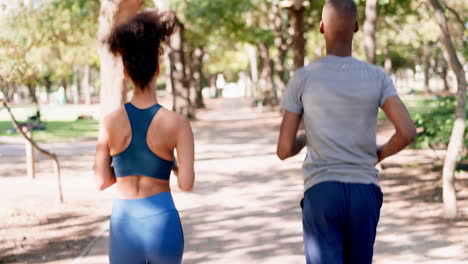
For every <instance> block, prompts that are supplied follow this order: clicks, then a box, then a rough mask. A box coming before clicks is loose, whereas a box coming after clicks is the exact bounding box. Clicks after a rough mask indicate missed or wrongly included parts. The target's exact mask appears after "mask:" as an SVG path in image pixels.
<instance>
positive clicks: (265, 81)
mask: <svg viewBox="0 0 468 264" xmlns="http://www.w3.org/2000/svg"><path fill="white" fill-rule="evenodd" d="M258 51H259V52H258V53H259V55H260V61H261V64H260V65H261V73H260V89H261V90H262V95H263V101H264V105H277V103H278V95H277V93H276V90H275V87H274V84H273V70H272V68H273V67H272V63H271V58H270V51H269V47H268V45H267V44H266V43H260V44H259V45H258Z"/></svg>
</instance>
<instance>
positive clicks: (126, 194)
mask: <svg viewBox="0 0 468 264" xmlns="http://www.w3.org/2000/svg"><path fill="white" fill-rule="evenodd" d="M116 186H117V193H118V198H120V199H125V200H134V199H143V198H146V197H150V196H153V195H157V194H159V193H163V192H169V191H171V189H170V186H169V181H166V180H160V179H155V178H151V177H146V176H126V177H120V178H117V183H116Z"/></svg>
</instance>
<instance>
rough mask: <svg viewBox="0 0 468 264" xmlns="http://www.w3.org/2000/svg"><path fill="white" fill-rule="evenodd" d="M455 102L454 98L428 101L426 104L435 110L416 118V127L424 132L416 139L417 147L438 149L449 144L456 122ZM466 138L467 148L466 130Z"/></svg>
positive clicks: (467, 134) (467, 132) (418, 115)
mask: <svg viewBox="0 0 468 264" xmlns="http://www.w3.org/2000/svg"><path fill="white" fill-rule="evenodd" d="M455 100H456V98H455V97H454V96H448V97H441V98H438V99H437V100H426V102H425V103H426V104H427V105H432V106H433V109H432V110H431V111H428V112H426V113H424V114H417V115H416V116H415V119H414V121H415V124H416V126H417V127H419V128H422V129H423V132H421V133H419V134H418V137H417V139H416V142H415V146H416V147H418V148H428V147H438V146H441V145H442V146H446V145H447V144H448V143H449V141H450V134H451V132H452V128H453V124H454V120H455ZM467 113H468V108H467ZM467 125H468V122H467ZM464 138H465V141H464V145H465V146H467V145H468V130H465V137H464Z"/></svg>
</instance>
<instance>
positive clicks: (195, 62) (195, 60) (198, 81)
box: [192, 47, 205, 108]
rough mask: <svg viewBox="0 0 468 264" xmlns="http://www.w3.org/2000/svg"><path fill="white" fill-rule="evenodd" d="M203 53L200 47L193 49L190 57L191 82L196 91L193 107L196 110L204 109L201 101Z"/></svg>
mask: <svg viewBox="0 0 468 264" xmlns="http://www.w3.org/2000/svg"><path fill="white" fill-rule="evenodd" d="M204 56H205V52H204V50H203V48H202V47H198V48H196V49H195V51H194V52H193V55H192V82H193V85H192V86H193V87H194V89H195V91H196V95H195V96H196V97H195V106H196V107H197V108H204V107H205V103H204V101H203V57H204Z"/></svg>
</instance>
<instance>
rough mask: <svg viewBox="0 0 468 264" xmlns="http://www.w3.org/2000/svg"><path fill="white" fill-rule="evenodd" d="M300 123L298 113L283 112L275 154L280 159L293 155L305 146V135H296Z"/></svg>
mask: <svg viewBox="0 0 468 264" xmlns="http://www.w3.org/2000/svg"><path fill="white" fill-rule="evenodd" d="M300 123H301V116H300V115H298V114H295V113H292V112H289V111H285V112H284V115H283V121H282V122H281V128H280V135H279V138H278V146H277V149H276V155H277V156H278V158H280V159H281V160H285V159H287V158H290V157H293V156H295V155H296V154H297V153H299V152H301V150H302V149H303V148H304V147H305V146H306V144H307V141H306V136H305V135H304V134H302V135H297V130H298V129H299V124H300Z"/></svg>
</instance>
